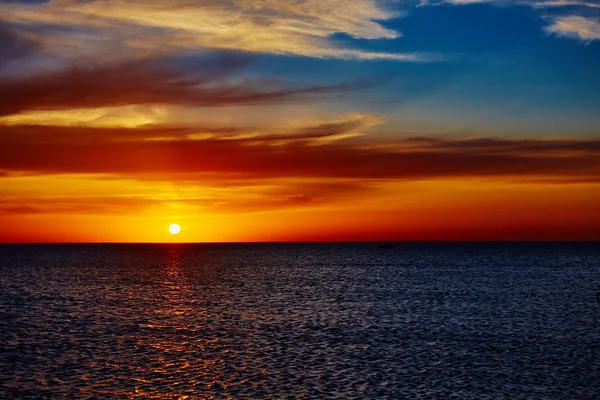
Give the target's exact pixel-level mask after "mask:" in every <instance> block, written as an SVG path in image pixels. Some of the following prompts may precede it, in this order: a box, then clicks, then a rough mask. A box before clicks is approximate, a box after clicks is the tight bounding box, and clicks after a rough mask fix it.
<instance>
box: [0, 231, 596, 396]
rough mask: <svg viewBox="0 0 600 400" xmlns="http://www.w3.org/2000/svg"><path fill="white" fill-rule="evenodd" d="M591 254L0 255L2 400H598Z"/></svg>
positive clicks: (558, 246)
mask: <svg viewBox="0 0 600 400" xmlns="http://www.w3.org/2000/svg"><path fill="white" fill-rule="evenodd" d="M599 292H600V244H599V243H394V244H393V246H392V245H390V246H383V248H382V247H381V246H380V245H379V244H378V243H303V244H288V243H280V244H276V243H273V244H60V245H56V244H51V245H50V244H48V245H1V246H0V399H138V398H139V399H294V398H302V399H510V400H515V399H528V400H532V399H561V400H564V399H589V400H592V399H594V400H597V399H600V293H599Z"/></svg>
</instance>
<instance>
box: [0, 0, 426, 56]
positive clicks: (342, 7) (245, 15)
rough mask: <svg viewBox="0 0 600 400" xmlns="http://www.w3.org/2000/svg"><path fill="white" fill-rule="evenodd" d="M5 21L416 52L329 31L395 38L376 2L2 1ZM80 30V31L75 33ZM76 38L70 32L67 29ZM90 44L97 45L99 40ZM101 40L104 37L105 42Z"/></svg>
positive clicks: (150, 38)
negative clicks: (344, 41) (365, 44)
mask: <svg viewBox="0 0 600 400" xmlns="http://www.w3.org/2000/svg"><path fill="white" fill-rule="evenodd" d="M0 13H1V14H2V15H4V17H3V18H5V19H6V20H7V21H11V22H13V23H15V24H21V25H27V26H31V25H35V24H38V25H57V26H64V27H71V28H72V29H74V30H77V29H79V30H80V29H81V28H85V29H92V28H93V29H99V30H100V31H97V32H95V37H96V38H98V37H101V36H102V32H104V34H105V35H106V39H107V40H108V41H110V43H111V44H112V45H113V50H114V45H115V44H116V42H115V41H114V40H112V39H113V37H114V31H115V30H118V32H119V35H120V36H121V39H122V40H121V44H122V45H124V46H127V47H129V48H135V49H141V50H143V51H146V52H148V51H151V52H155V54H156V53H157V52H163V51H166V52H168V51H173V50H175V51H179V50H183V49H188V50H189V49H193V50H198V49H226V50H238V51H246V52H259V53H273V54H291V55H300V56H308V57H327V58H360V59H377V58H383V59H392V60H404V61H418V60H420V59H422V57H421V56H419V55H415V54H400V53H380V52H370V51H365V50H360V49H356V48H349V47H345V46H342V45H341V44H340V43H339V42H336V41H335V40H332V39H331V37H332V36H333V35H334V34H339V33H342V34H346V35H348V36H350V37H352V38H355V39H366V40H378V39H395V38H398V37H400V33H399V32H398V31H396V30H394V29H390V28H386V27H384V26H383V25H382V24H381V21H386V20H390V19H393V18H397V17H399V16H400V14H399V13H398V12H395V11H392V10H391V9H389V8H388V7H384V6H383V3H382V2H379V1H377V0H353V1H351V2H348V1H344V0H295V1H290V2H288V1H279V0H203V1H191V0H174V1H170V2H169V3H168V4H166V3H164V2H162V1H146V0H144V1H142V0H127V1H126V0H106V1H99V0H91V1H85V2H82V1H75V0H55V1H52V2H49V3H47V4H42V5H28V6H24V5H22V4H19V5H15V4H12V5H7V4H4V5H2V3H0ZM79 33H81V32H79ZM71 37H72V38H73V37H75V35H71ZM88 43H89V44H93V45H99V46H102V43H101V42H100V41H98V40H93V41H91V42H90V41H89V40H88ZM104 45H106V43H104Z"/></svg>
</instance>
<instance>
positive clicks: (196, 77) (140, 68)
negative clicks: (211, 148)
mask: <svg viewBox="0 0 600 400" xmlns="http://www.w3.org/2000/svg"><path fill="white" fill-rule="evenodd" d="M164 61H165V60H163V62H161V61H160V60H135V61H127V62H123V63H116V64H109V65H99V66H95V65H91V66H76V67H72V68H67V69H64V70H58V71H54V72H50V73H46V74H40V75H34V76H26V77H22V78H18V79H17V78H12V79H5V80H1V79H0V92H1V93H2V97H0V115H10V114H18V113H21V112H25V111H32V110H68V109H73V108H77V109H85V108H99V107H118V106H128V105H152V104H171V105H188V106H199V107H222V106H232V105H252V104H264V103H274V102H281V101H284V100H288V101H290V100H298V99H302V98H304V99H306V98H314V97H315V96H323V95H331V94H336V93H338V94H339V93H343V92H346V91H348V90H351V89H357V88H361V87H365V86H368V85H370V84H372V83H374V82H371V81H369V80H364V79H362V80H358V81H355V82H341V83H337V84H330V85H315V86H303V87H298V86H291V85H284V84H283V83H281V82H279V81H274V80H264V79H262V80H261V79H255V80H252V79H245V80H242V81H240V80H239V79H237V80H235V81H234V80H232V79H230V78H232V77H233V74H232V71H233V70H236V69H238V68H239V67H240V65H241V63H240V60H239V59H237V58H233V59H231V58H217V59H212V60H210V61H208V62H204V63H201V64H200V65H195V66H194V68H193V71H190V70H186V69H182V68H177V67H176V66H173V65H172V64H169V63H167V62H164Z"/></svg>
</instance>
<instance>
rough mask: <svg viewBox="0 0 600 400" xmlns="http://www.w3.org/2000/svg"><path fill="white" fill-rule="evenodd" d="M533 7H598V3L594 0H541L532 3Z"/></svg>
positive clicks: (599, 6)
mask: <svg viewBox="0 0 600 400" xmlns="http://www.w3.org/2000/svg"><path fill="white" fill-rule="evenodd" d="M532 6H533V7H534V8H549V7H589V8H600V4H598V3H597V2H596V1H594V0H591V1H586V0H580V1H574V0H541V1H534V2H533V3H532Z"/></svg>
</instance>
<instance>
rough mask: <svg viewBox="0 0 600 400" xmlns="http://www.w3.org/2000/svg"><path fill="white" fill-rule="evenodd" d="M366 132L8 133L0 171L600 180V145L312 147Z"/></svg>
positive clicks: (420, 141) (332, 128) (346, 125)
mask: <svg viewBox="0 0 600 400" xmlns="http://www.w3.org/2000/svg"><path fill="white" fill-rule="evenodd" d="M372 124H373V121H372V120H371V119H370V118H366V117H363V118H362V119H361V118H359V119H356V118H353V117H350V118H349V119H348V120H347V121H343V120H340V121H338V122H337V123H324V124H322V125H317V126H313V127H307V128H305V129H302V130H298V131H296V132H289V133H288V136H282V135H281V134H275V133H270V132H263V133H262V134H261V135H258V136H252V137H248V136H245V135H239V134H237V135H228V136H229V137H228V140H223V137H220V136H218V135H217V136H212V137H207V138H204V139H203V140H195V139H193V138H190V137H186V136H185V135H182V136H179V137H177V138H171V139H167V140H160V141H156V140H148V139H149V138H150V139H151V138H153V137H157V136H166V135H168V132H165V131H164V130H163V128H160V127H159V128H155V129H156V131H155V130H153V129H150V128H148V129H147V130H143V131H140V130H136V135H138V136H137V137H136V136H131V135H129V134H128V130H127V129H120V130H117V131H113V130H111V129H106V128H89V129H88V130H83V131H82V130H80V129H71V128H65V127H63V128H60V129H58V128H52V127H34V126H29V127H5V128H1V129H2V132H0V138H1V142H0V147H1V148H2V157H0V170H3V171H13V172H31V173H38V174H56V173H84V174H97V173H101V174H117V175H121V176H135V177H139V178H140V179H143V178H144V177H145V176H147V177H156V176H158V177H160V176H164V177H166V176H168V179H170V180H177V179H194V178H193V177H194V176H197V177H201V176H219V177H220V179H223V180H226V179H227V177H234V178H236V179H250V180H257V181H260V180H264V179H275V178H278V179H279V178H306V179H315V178H338V179H339V178H345V179H366V180H372V179H431V178H445V177H481V176H496V177H499V176H505V177H506V176H512V177H521V178H525V177H527V178H532V177H557V176H559V177H563V178H570V179H589V178H597V177H598V176H599V175H600V142H599V141H598V140H584V139H581V140H576V139H570V140H567V139H556V140H550V139H546V140H544V139H539V140H508V139H465V140H445V139H434V138H414V139H405V140H400V141H382V140H379V141H373V140H358V139H351V140H337V141H328V142H326V143H324V144H323V145H320V146H315V139H319V138H326V137H328V136H331V137H335V136H339V135H344V134H349V136H352V134H353V133H356V132H360V131H361V130H365V129H368V128H369V127H370V126H372ZM17 128H18V129H17ZM53 129H56V132H53ZM116 132H118V133H116ZM141 135H146V137H143V136H141ZM119 137H129V138H130V139H129V140H121V139H119ZM132 137H136V139H131V138H132ZM42 138H44V139H42ZM90 138H93V140H91V139H90ZM23 154H27V155H28V156H27V157H23V156H22V155H23Z"/></svg>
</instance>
